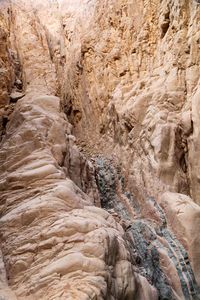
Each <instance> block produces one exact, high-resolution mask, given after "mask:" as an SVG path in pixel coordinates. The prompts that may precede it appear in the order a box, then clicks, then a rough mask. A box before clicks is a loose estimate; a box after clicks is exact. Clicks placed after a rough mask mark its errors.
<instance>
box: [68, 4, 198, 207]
mask: <svg viewBox="0 0 200 300" xmlns="http://www.w3.org/2000/svg"><path fill="white" fill-rule="evenodd" d="M92 22H93V23H92V24H93V26H90V27H88V31H87V33H86V34H85V32H84V33H83V34H82V44H81V49H79V53H80V55H79V57H77V68H74V67H73V66H74V53H73V52H72V53H71V52H70V53H71V54H70V56H69V57H70V58H71V59H70V61H71V62H72V63H71V67H70V65H69V64H68V65H67V66H66V76H67V75H68V78H69V81H68V82H69V84H67V85H66V83H64V87H63V89H64V90H65V91H66V94H67V97H66V100H65V103H67V104H68V105H69V103H72V111H71V110H70V112H69V118H70V117H71V118H72V115H73V114H74V115H75V114H76V112H77V111H78V112H79V118H78V120H76V118H74V115H73V120H75V121H74V122H75V124H74V125H75V130H76V134H77V135H78V136H80V138H83V139H85V138H86V137H88V141H87V144H88V145H90V144H93V143H94V141H96V140H97V136H98V141H99V143H98V145H97V149H101V151H102V152H104V149H105V148H106V151H107V152H108V151H110V153H115V154H116V155H117V156H118V158H119V160H120V161H121V162H122V163H123V165H124V167H125V168H126V170H127V174H128V178H129V179H128V181H129V182H128V185H129V189H132V191H134V193H135V194H137V199H138V201H141V199H142V198H143V199H144V198H145V196H146V195H149V196H154V197H157V196H158V195H160V194H162V192H163V191H166V190H167V191H168V190H170V191H173V192H180V193H184V194H187V195H189V194H190V195H191V196H192V197H193V199H194V201H195V202H197V203H199V198H198V197H199V196H198V195H199V193H198V186H199V184H198V183H197V181H196V179H194V177H195V178H198V171H195V166H196V168H198V167H197V163H196V158H195V157H198V154H197V153H198V150H196V149H198V146H197V141H196V142H195V140H196V139H195V135H194V134H195V133H194V132H195V130H198V129H197V128H198V125H197V126H195V125H194V123H195V122H196V121H195V120H196V117H195V114H196V112H197V111H198V109H197V107H196V105H197V104H192V103H193V102H195V103H197V102H198V101H197V100H194V101H193V100H192V99H194V97H195V95H194V94H196V93H197V94H196V99H197V98H198V92H197V91H196V88H197V87H198V79H199V53H198V48H199V46H198V35H199V6H198V4H197V2H196V1H187V2H186V1H156V0H155V1H151V2H149V1H145V2H144V3H141V1H131V2H129V3H126V2H125V1H120V0H119V1H99V2H98V1H97V4H96V8H95V13H94V17H93V21H92ZM71 44H72V49H73V45H74V44H77V41H76V36H74V40H73V39H71ZM76 53H77V52H76ZM80 66H82V69H81V68H80ZM69 70H70V71H69ZM72 70H74V73H73V76H72V74H71V72H72ZM194 106H195V107H194ZM88 119H89V121H88ZM193 126H195V127H196V129H195V128H194V127H193ZM193 129H194V132H193ZM197 135H198V133H197ZM91 140H92V143H91ZM95 144H96V143H95ZM105 144H106V147H105ZM88 148H90V147H89V146H88ZM196 152H197V153H196Z"/></svg>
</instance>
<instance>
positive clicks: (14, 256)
mask: <svg viewBox="0 0 200 300" xmlns="http://www.w3.org/2000/svg"><path fill="white" fill-rule="evenodd" d="M70 133H71V126H70V124H69V123H68V122H67V121H66V118H65V115H64V114H63V113H61V112H60V100H59V98H57V97H55V96H47V95H46V96H45V95H44V96H41V95H40V96H32V97H31V95H29V96H25V97H24V98H22V99H21V100H19V101H18V103H17V106H16V108H15V111H14V113H13V115H12V118H11V121H10V122H9V123H8V127H7V131H6V135H5V136H4V138H3V140H2V144H1V153H0V155H1V156H0V157H1V191H2V192H1V199H2V201H1V219H0V223H1V249H2V254H3V261H4V264H5V269H6V274H7V279H8V282H9V286H10V287H11V288H12V290H13V291H14V292H15V294H16V295H17V298H18V299H38V298H39V299H91V298H93V299H95V298H96V299H97V298H98V299H133V297H134V295H136V293H137V290H138V289H139V293H140V294H141V296H140V297H139V298H138V299H143V298H142V295H143V292H142V288H143V289H144V290H145V293H147V295H146V299H151V298H152V297H153V298H156V297H157V296H156V295H157V294H156V292H155V291H154V289H153V288H152V287H150V286H149V283H148V282H147V280H146V279H145V278H143V279H142V277H140V276H139V275H135V274H134V261H131V256H130V253H129V251H128V248H127V244H126V242H125V240H124V239H123V235H124V231H123V229H122V228H121V226H120V225H119V224H117V223H116V222H115V221H114V219H113V218H112V217H111V216H110V215H109V214H108V213H107V212H106V211H104V210H102V209H100V208H94V207H91V205H94V204H95V203H94V201H95V200H96V202H97V201H98V198H97V196H98V194H97V191H96V190H97V188H96V186H95V185H93V186H88V187H87V188H85V191H86V192H87V193H88V194H90V195H91V196H92V198H89V197H88V196H86V194H84V193H83V192H82V191H81V190H80V189H79V188H78V186H76V185H75V184H74V182H77V185H80V186H81V184H82V182H84V179H85V181H90V182H91V184H92V178H91V179H90V178H88V174H89V168H90V164H89V162H87V161H86V159H85V161H83V160H82V164H81V165H80V164H79V161H78V159H77V157H72V158H71V162H70V163H69V162H68V163H64V157H65V155H66V151H67V152H68V156H70V153H71V152H72V153H73V155H74V156H75V155H76V156H77V154H76V153H78V151H76V149H75V151H74V146H73V142H74V139H75V138H74V137H73V136H72V135H70ZM79 157H81V155H80V154H79ZM65 159H66V158H65ZM75 159H77V161H76V164H75V163H74V160H75ZM84 164H85V166H84ZM74 165H75V166H76V167H77V168H78V167H79V168H80V169H81V170H82V171H83V173H82V175H81V177H79V176H78V173H76V169H74ZM84 168H85V169H88V174H87V171H85V173H84ZM91 168H92V166H91ZM68 172H72V174H73V175H72V176H71V177H73V180H74V182H73V181H71V180H70V179H69V178H67V174H68ZM75 174H77V177H75ZM90 174H93V173H92V171H90ZM93 176H94V175H93ZM80 178H82V182H81V181H80ZM81 187H82V186H81ZM82 188H83V189H84V187H82ZM92 189H93V193H92ZM95 193H96V194H95ZM95 196H96V198H95ZM92 199H93V200H92ZM97 204H98V203H97ZM87 206H88V207H87ZM139 285H141V286H142V288H139ZM127 286H128V288H127ZM146 289H147V291H146ZM148 289H149V290H148Z"/></svg>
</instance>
